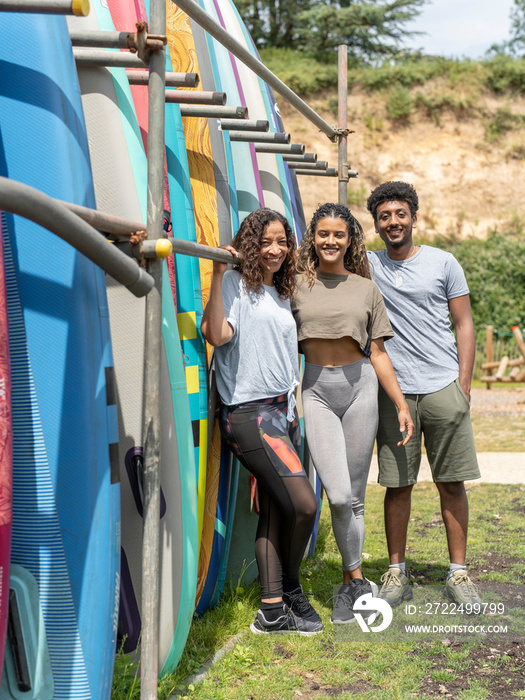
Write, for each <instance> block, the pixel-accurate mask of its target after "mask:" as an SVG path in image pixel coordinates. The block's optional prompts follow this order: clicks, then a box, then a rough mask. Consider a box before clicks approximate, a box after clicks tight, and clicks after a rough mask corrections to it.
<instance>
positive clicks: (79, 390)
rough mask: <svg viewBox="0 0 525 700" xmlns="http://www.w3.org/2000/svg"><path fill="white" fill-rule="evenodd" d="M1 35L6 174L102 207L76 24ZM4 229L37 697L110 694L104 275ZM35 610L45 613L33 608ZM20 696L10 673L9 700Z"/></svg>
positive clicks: (113, 575)
mask: <svg viewBox="0 0 525 700" xmlns="http://www.w3.org/2000/svg"><path fill="white" fill-rule="evenodd" d="M2 29H3V30H4V31H5V39H4V41H3V42H2V44H1V46H0V115H1V123H2V135H1V140H0V174H2V175H5V176H7V177H10V178H12V179H14V180H20V181H23V182H25V183H26V184H29V185H31V186H33V187H36V188H38V189H40V190H42V191H44V192H45V193H46V194H49V195H51V196H53V197H56V198H58V199H62V200H66V201H71V202H74V203H77V204H80V205H84V206H91V207H92V206H94V196H93V183H92V176H91V170H90V160H89V149H88V141H87V137H86V131H85V125H84V117H83V113H82V105H81V102H80V93H79V88H78V81H77V76H76V69H75V63H74V60H73V56H72V51H71V44H70V41H69V36H68V32H67V27H66V23H65V20H64V19H63V18H62V17H56V16H49V15H35V14H31V15H24V14H8V13H2ZM2 228H3V233H4V245H5V251H4V254H5V261H6V279H7V299H8V315H9V336H10V351H11V368H12V417H13V536H12V559H11V561H12V563H14V564H18V565H20V566H21V567H23V568H24V569H26V570H27V571H28V572H29V573H30V574H31V575H32V576H33V577H34V579H35V581H36V587H34V588H32V589H29V588H28V589H27V590H28V591H29V593H28V597H27V598H24V597H23V596H21V597H20V598H19V600H18V605H19V607H21V608H22V610H23V612H24V613H27V617H26V618H25V619H26V621H27V623H28V624H29V625H30V626H32V625H35V626H36V627H37V628H38V625H39V623H38V620H35V619H33V618H32V617H31V613H32V611H35V610H37V609H41V611H42V619H43V621H44V626H45V637H47V646H48V649H49V660H50V664H51V669H50V672H51V680H50V683H51V686H53V685H54V690H53V691H52V695H49V694H48V693H49V687H50V684H49V682H47V681H49V674H47V675H46V657H45V654H44V653H43V650H42V649H41V648H40V647H39V648H38V649H35V648H33V646H32V641H31V639H32V638H31V630H28V629H27V628H24V625H22V635H23V639H22V640H20V641H21V643H22V644H23V645H24V647H25V648H26V650H27V652H28V655H31V654H32V653H34V654H36V655H37V657H38V662H37V667H38V668H39V669H40V671H41V673H42V674H43V675H44V676H45V677H46V679H47V681H46V683H45V687H44V686H43V687H38V685H35V683H36V684H38V682H39V679H40V680H42V675H41V676H39V678H32V679H31V681H32V682H31V689H30V690H28V691H26V695H24V697H35V698H36V697H38V698H39V699H40V698H45V697H53V698H75V699H76V700H78V699H79V698H109V697H110V694H111V686H112V675H113V663H114V655H115V644H116V636H117V622H118V588H119V586H118V584H119V565H118V564H119V550H120V517H119V490H120V488H119V478H118V467H117V459H116V457H117V450H118V442H117V441H118V437H117V421H116V405H115V402H114V395H115V394H114V371H113V358H112V351H111V342H110V333H109V324H108V317H107V301H106V290H105V285H104V275H103V273H102V271H101V270H99V269H98V268H96V266H95V265H93V264H92V263H91V262H90V261H88V260H87V259H86V258H84V257H83V256H82V255H80V254H79V253H77V251H76V250H75V249H74V248H73V247H71V246H69V245H68V244H67V243H65V242H64V241H62V240H60V239H59V238H58V237H56V236H54V235H53V234H51V233H50V232H48V231H46V230H45V229H42V228H41V227H39V226H37V225H36V224H33V223H32V222H30V221H28V220H26V219H23V218H21V217H17V216H12V215H9V214H7V215H5V217H4V223H3V227H2ZM130 296H131V295H130ZM31 591H32V592H31ZM35 595H38V597H39V601H35V600H34V596H35ZM27 600H31V601H32V602H33V603H34V604H33V605H27V606H26V605H25V603H26V602H27ZM22 619H24V618H23V616H22ZM39 629H40V640H39V642H40V641H42V640H43V637H44V635H43V630H42V629H41V627H40V628H39ZM43 646H45V644H43V645H42V647H43ZM47 666H49V664H47ZM46 688H47V690H46ZM16 692H18V690H17V689H13V688H12V687H11V686H10V683H9V678H6V676H4V679H3V682H2V688H1V690H0V697H18V695H16Z"/></svg>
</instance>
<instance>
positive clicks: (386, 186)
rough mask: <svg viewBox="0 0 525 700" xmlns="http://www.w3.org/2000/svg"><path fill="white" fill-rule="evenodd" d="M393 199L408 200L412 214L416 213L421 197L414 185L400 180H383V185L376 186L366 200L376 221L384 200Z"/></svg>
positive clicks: (389, 200) (390, 200) (391, 200)
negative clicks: (378, 210) (419, 197)
mask: <svg viewBox="0 0 525 700" xmlns="http://www.w3.org/2000/svg"><path fill="white" fill-rule="evenodd" d="M393 201H399V202H406V203H407V204H408V206H409V209H410V213H411V214H412V216H415V215H416V213H417V210H418V208H419V199H418V196H417V192H416V190H415V189H414V187H413V185H410V184H409V183H408V182H400V181H395V182H383V184H382V185H379V187H376V188H375V190H374V191H373V192H372V194H371V195H370V197H369V198H368V199H367V202H366V206H367V208H368V211H369V212H370V213H371V214H372V216H373V218H374V221H376V220H377V207H378V206H379V205H380V204H383V202H393Z"/></svg>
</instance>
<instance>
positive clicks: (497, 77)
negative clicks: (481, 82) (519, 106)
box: [485, 54, 525, 95]
mask: <svg viewBox="0 0 525 700" xmlns="http://www.w3.org/2000/svg"><path fill="white" fill-rule="evenodd" d="M485 65H486V67H487V68H488V75H487V78H486V85H487V87H489V88H490V89H491V90H494V92H497V93H504V92H507V91H508V90H512V91H513V92H517V93H518V94H521V95H524V94H525V58H512V57H511V56H505V55H504V54H497V55H496V56H494V58H492V59H491V60H490V61H487V62H486V63H485Z"/></svg>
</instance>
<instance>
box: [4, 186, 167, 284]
mask: <svg viewBox="0 0 525 700" xmlns="http://www.w3.org/2000/svg"><path fill="white" fill-rule="evenodd" d="M70 207H74V205H70ZM70 207H67V206H65V205H64V203H62V202H60V201H59V200H57V199H53V198H52V197H49V196H48V195H47V194H44V192H41V191H40V190H37V189H35V188H34V187H30V186H29V185H25V184H24V183H22V182H17V181H16V180H9V179H8V178H6V177H0V209H3V210H4V211H8V212H11V213H12V214H18V215H19V216H23V217H24V218H26V219H30V220H31V221H34V222H35V223H37V224H39V225H40V226H43V227H44V228H47V229H48V231H51V232H52V233H54V234H55V235H56V236H59V237H60V238H62V239H63V240H64V241H67V242H68V243H69V244H70V245H72V246H74V247H75V248H76V249H77V250H78V251H80V252H81V253H82V254H83V255H85V256H86V258H89V260H91V261H92V262H94V263H95V265H98V266H99V267H101V268H102V269H103V270H104V271H105V272H107V273H108V274H110V275H111V276H112V277H114V278H115V279H116V280H117V282H120V283H121V284H123V285H124V286H125V287H127V288H128V289H129V290H130V292H132V293H133V294H135V296H137V297H141V296H144V295H145V294H147V293H148V292H149V291H150V289H151V288H152V287H153V279H152V278H151V276H150V275H148V273H147V272H146V271H145V270H144V269H143V268H141V267H139V266H138V265H137V263H136V262H135V261H134V260H132V259H131V258H129V257H128V256H127V255H124V254H123V253H121V252H120V251H119V250H118V249H117V248H115V246H114V245H112V244H111V243H109V242H108V241H107V240H105V239H104V238H103V236H101V235H100V234H99V233H98V231H96V230H95V229H94V228H92V226H91V225H90V224H89V223H87V222H86V221H85V220H84V218H81V217H80V216H79V215H78V213H76V212H75V213H74V212H73V211H71V208H70ZM82 208H83V207H82Z"/></svg>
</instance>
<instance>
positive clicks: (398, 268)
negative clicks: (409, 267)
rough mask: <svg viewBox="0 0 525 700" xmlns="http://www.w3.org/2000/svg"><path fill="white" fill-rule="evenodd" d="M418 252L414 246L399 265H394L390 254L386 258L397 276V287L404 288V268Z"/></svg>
mask: <svg viewBox="0 0 525 700" xmlns="http://www.w3.org/2000/svg"><path fill="white" fill-rule="evenodd" d="M415 252H416V246H415V245H414V244H412V248H411V249H410V254H409V255H408V256H407V257H406V258H405V259H404V260H403V261H399V262H400V264H399V265H394V264H393V262H392V260H391V258H390V257H389V256H388V252H387V254H386V257H387V258H388V262H389V265H390V266H391V267H392V270H393V272H394V276H395V283H396V287H402V286H403V276H402V275H403V268H404V267H405V265H406V264H407V262H408V261H409V260H410V258H411V257H412V256H413V255H414V254H415Z"/></svg>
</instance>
